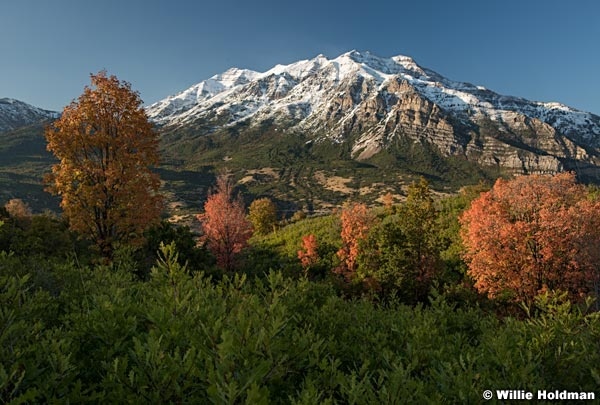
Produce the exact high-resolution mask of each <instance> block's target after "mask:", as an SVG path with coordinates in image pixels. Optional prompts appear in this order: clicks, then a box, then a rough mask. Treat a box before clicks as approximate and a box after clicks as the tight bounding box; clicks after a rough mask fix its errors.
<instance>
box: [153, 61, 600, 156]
mask: <svg viewBox="0 0 600 405" xmlns="http://www.w3.org/2000/svg"><path fill="white" fill-rule="evenodd" d="M364 79H367V80H366V81H364ZM400 83H402V84H400ZM407 91H409V92H411V93H414V94H415V95H416V96H415V97H418V99H419V100H421V101H420V103H421V107H419V108H425V107H424V106H425V105H428V106H429V107H427V108H432V107H431V106H435V108H437V110H439V111H441V113H442V114H443V115H444V116H452V117H453V118H452V120H451V121H452V122H460V123H462V125H465V126H466V127H471V126H473V125H479V124H478V122H480V121H481V120H489V121H493V122H497V123H499V125H504V126H510V125H512V124H508V123H507V122H508V121H509V120H513V121H514V119H515V116H516V115H519V116H523V117H525V118H524V119H526V120H532V119H533V120H538V121H539V122H541V123H544V124H545V125H548V126H551V127H553V128H554V129H555V130H556V131H558V132H559V133H562V134H565V135H567V136H569V137H572V138H573V139H579V140H583V141H585V142H589V143H591V144H593V145H594V147H595V146H600V117H598V116H595V115H593V114H589V113H585V112H581V111H576V110H574V109H572V108H569V107H566V106H563V105H560V104H558V103H540V102H534V101H528V100H524V99H521V98H518V97H510V96H502V95H499V94H497V93H494V92H493V91H490V90H486V89H485V88H484V87H482V86H474V85H471V84H468V83H461V82H454V81H452V80H449V79H447V78H445V77H443V76H441V75H440V74H438V73H436V72H433V71H431V70H428V69H424V68H422V67H421V66H419V65H418V64H417V63H416V62H415V61H414V60H413V59H412V58H411V57H409V56H405V55H396V56H392V57H379V56H377V55H375V54H373V53H371V52H369V51H358V50H351V51H348V52H346V53H343V54H341V55H339V56H338V57H336V58H333V59H329V58H327V57H325V56H324V55H322V54H320V55H317V56H316V57H314V58H312V59H307V60H300V61H297V62H294V63H290V64H287V65H276V66H274V67H273V68H271V69H270V70H268V71H266V72H264V73H258V72H254V71H251V70H247V69H238V68H231V69H229V70H227V71H226V72H224V73H222V74H219V75H215V76H213V77H211V78H210V79H207V80H205V81H203V82H200V83H198V84H197V85H195V86H192V87H191V88H189V89H187V90H185V91H183V92H182V93H179V94H178V95H176V96H171V97H168V98H166V99H165V100H162V101H159V102H158V103H155V104H153V105H151V106H149V107H148V108H147V112H148V115H149V116H150V118H152V119H153V120H154V121H155V122H157V123H160V124H163V125H168V126H177V125H184V124H186V123H188V122H192V121H195V120H197V119H200V118H202V119H207V117H214V116H219V117H223V116H226V115H228V114H229V115H230V117H231V121H230V122H229V124H226V125H233V124H235V123H238V122H241V121H244V120H250V119H255V118H256V117H258V118H260V119H267V118H269V117H271V116H273V115H274V114H275V115H278V116H286V115H287V116H289V117H290V118H293V119H294V120H297V123H296V124H295V125H297V126H299V127H301V128H303V130H308V129H316V128H317V127H320V126H323V125H325V127H327V128H328V132H329V133H332V132H338V134H332V135H331V136H332V137H334V138H335V137H336V136H342V135H341V134H340V132H341V133H343V132H344V131H346V129H347V128H348V124H347V123H348V122H352V121H353V120H355V119H356V118H355V117H354V116H355V115H356V114H357V111H358V109H361V108H367V107H366V106H364V105H362V103H364V102H367V101H368V100H372V101H369V103H375V104H372V105H370V106H369V107H368V109H371V110H373V111H372V112H370V113H369V114H367V116H369V117H373V115H370V114H375V117H383V118H382V119H383V121H382V122H380V123H379V124H380V125H382V126H383V128H387V127H388V124H385V122H388V121H386V120H392V121H394V122H395V121H396V118H395V117H393V116H392V115H393V114H395V113H396V112H395V111H396V109H397V106H395V105H393V104H389V103H394V102H396V103H398V102H399V98H401V97H402V94H404V93H406V92H407ZM412 102H414V103H417V99H416V98H415V99H414V100H413V101H412ZM413 107H414V108H417V107H418V106H417V104H415V105H414V106H413ZM411 108H412V107H411ZM224 114H225V115H224ZM422 114H425V112H419V114H417V115H422ZM426 114H431V112H428V113H426ZM253 117H254V118H253ZM332 119H334V120H335V122H328V123H324V122H323V120H329V121H331V120H332ZM527 122H529V121H527ZM524 125H530V124H524ZM333 128H335V131H333ZM321 129H322V128H321ZM507 130H508V129H507Z"/></svg>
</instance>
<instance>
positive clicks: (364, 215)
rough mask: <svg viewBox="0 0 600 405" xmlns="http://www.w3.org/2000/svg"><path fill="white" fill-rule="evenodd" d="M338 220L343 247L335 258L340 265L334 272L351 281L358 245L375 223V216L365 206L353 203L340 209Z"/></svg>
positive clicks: (354, 269)
mask: <svg viewBox="0 0 600 405" xmlns="http://www.w3.org/2000/svg"><path fill="white" fill-rule="evenodd" d="M340 219H341V222H342V231H341V237H342V244H343V245H342V248H341V249H340V250H339V251H338V252H337V256H338V258H339V259H340V261H341V263H340V266H338V268H336V269H335V270H334V271H335V272H336V273H338V274H342V275H343V276H344V278H345V279H346V280H351V279H352V278H354V277H355V275H356V269H357V262H356V259H357V258H358V255H359V253H360V248H359V243H360V242H361V241H362V240H364V239H365V238H366V237H367V236H368V234H369V230H370V229H371V226H372V225H373V224H374V223H375V216H374V215H373V214H372V213H371V211H370V210H369V209H368V208H367V206H366V205H365V204H360V203H354V204H351V205H349V206H346V207H344V208H343V209H342V212H341V214H340Z"/></svg>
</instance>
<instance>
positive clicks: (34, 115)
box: [0, 98, 59, 132]
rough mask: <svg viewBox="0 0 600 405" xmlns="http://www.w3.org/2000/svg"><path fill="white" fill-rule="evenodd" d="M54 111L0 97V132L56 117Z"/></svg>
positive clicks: (56, 114)
mask: <svg viewBox="0 0 600 405" xmlns="http://www.w3.org/2000/svg"><path fill="white" fill-rule="evenodd" d="M58 116H59V114H58V113H57V112H54V111H48V110H43V109H41V108H37V107H34V106H32V105H29V104H27V103H24V102H22V101H19V100H15V99H12V98H0V132H4V131H10V130H13V129H16V128H19V127H22V126H26V125H31V124H35V123H39V122H42V121H46V120H49V119H53V118H57V117H58Z"/></svg>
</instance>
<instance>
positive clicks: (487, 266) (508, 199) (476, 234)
mask: <svg viewBox="0 0 600 405" xmlns="http://www.w3.org/2000/svg"><path fill="white" fill-rule="evenodd" d="M460 222H461V226H462V228H461V237H462V240H463V243H464V246H465V249H466V250H465V253H464V257H465V259H466V261H467V263H468V266H469V270H468V272H469V274H470V275H471V276H472V277H473V279H474V280H475V287H476V288H477V289H478V290H479V291H480V292H484V293H487V294H488V295H489V296H490V297H496V296H498V295H500V294H501V293H504V292H507V291H510V292H512V293H513V294H514V299H515V300H519V301H525V302H531V300H532V299H533V298H534V297H535V296H536V295H538V294H540V293H542V292H544V291H547V290H563V291H567V292H569V293H570V295H571V297H572V298H577V297H580V296H581V295H582V294H585V293H588V292H590V290H592V289H593V288H594V285H596V286H597V281H598V264H599V263H600V202H598V201H595V200H594V199H591V198H589V194H588V192H587V190H586V188H585V187H584V186H583V185H581V184H577V182H576V179H575V175H574V174H572V173H563V174H558V175H555V176H547V175H530V176H521V177H517V178H515V179H513V180H510V181H508V180H498V181H497V182H496V184H495V185H494V187H493V188H492V189H491V190H490V191H489V192H485V193H482V194H481V196H480V197H479V198H477V199H476V200H474V201H473V202H472V204H471V207H470V208H469V209H468V210H466V211H465V212H464V214H463V215H462V217H461V219H460Z"/></svg>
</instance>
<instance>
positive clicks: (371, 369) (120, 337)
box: [0, 243, 600, 404]
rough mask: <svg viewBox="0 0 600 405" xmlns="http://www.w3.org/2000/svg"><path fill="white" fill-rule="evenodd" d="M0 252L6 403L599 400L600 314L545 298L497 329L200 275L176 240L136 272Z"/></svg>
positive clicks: (436, 304)
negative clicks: (558, 393) (568, 395)
mask: <svg viewBox="0 0 600 405" xmlns="http://www.w3.org/2000/svg"><path fill="white" fill-rule="evenodd" d="M38 265H39V263H36V262H35V261H33V260H32V261H26V260H23V258H21V257H18V256H16V255H14V254H7V253H2V254H0V402H2V403H15V404H16V403H81V402H92V403H139V402H141V401H144V402H150V403H211V402H212V403H252V404H255V403H294V404H309V403H310V404H312V403H344V404H346V403H354V404H367V403H436V404H438V403H448V404H453V403H479V402H480V401H481V394H482V392H483V390H484V389H501V388H510V389H526V390H529V391H533V390H536V389H538V388H541V387H548V389H553V390H554V389H559V390H562V389H567V390H575V391H594V390H595V389H597V387H598V384H599V383H600V381H599V372H600V369H599V368H598V364H599V362H600V350H599V346H598V342H599V341H600V316H599V314H598V313H587V311H586V310H585V308H583V309H581V308H577V307H573V306H571V305H570V304H568V303H566V302H564V301H562V300H561V299H560V297H546V298H541V299H540V300H539V301H538V305H537V307H536V308H532V309H530V310H529V316H528V317H526V318H525V319H517V318H512V317H506V318H504V319H499V318H497V316H496V315H495V314H493V313H488V312H485V311H483V310H482V309H479V308H477V307H476V306H471V307H465V308H462V307H458V306H457V305H456V304H453V303H450V302H449V301H448V300H447V299H446V297H445V296H444V295H434V296H432V297H431V298H430V301H429V303H428V304H427V305H422V304H419V305H417V306H407V305H404V304H402V303H400V302H399V301H398V300H397V299H394V298H393V297H391V298H389V299H387V300H386V301H385V302H384V303H377V302H373V301H372V300H370V299H367V298H355V299H352V300H346V299H344V298H342V297H340V296H339V295H338V294H337V292H336V290H335V288H333V287H332V285H331V284H330V283H328V282H325V281H319V282H314V281H309V280H307V279H303V278H300V279H292V278H288V277H285V276H284V275H283V274H282V273H281V272H275V271H272V272H269V273H268V274H266V275H264V276H263V277H257V278H253V279H249V278H248V277H247V276H245V275H236V276H234V277H223V279H221V280H219V281H214V280H212V279H211V278H209V277H207V276H206V275H205V274H204V273H202V272H197V273H195V274H193V275H192V274H190V272H189V270H188V269H187V268H186V266H185V265H184V264H182V262H181V259H180V257H178V253H177V250H176V248H175V244H173V243H172V244H170V245H167V246H163V247H162V248H161V255H160V259H159V260H158V262H157V264H156V265H155V266H154V268H153V269H152V271H151V273H150V276H149V279H148V280H147V281H140V280H139V279H138V278H136V277H135V276H134V275H133V271H132V269H130V268H126V266H125V265H123V266H122V268H115V266H95V267H81V266H78V265H76V263H73V262H64V261H62V262H60V261H51V262H49V263H48V264H47V266H46V269H45V270H44V271H45V273H46V274H47V278H48V279H50V278H52V280H53V283H52V284H51V286H52V288H48V285H50V284H48V283H47V284H44V283H39V282H36V281H35V280H34V279H35V276H34V274H35V271H36V270H35V268H36V267H37V266H38Z"/></svg>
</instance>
